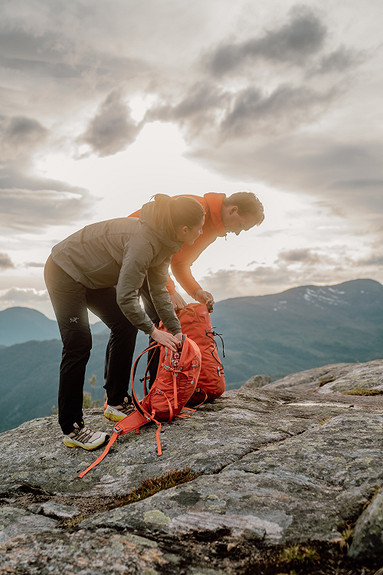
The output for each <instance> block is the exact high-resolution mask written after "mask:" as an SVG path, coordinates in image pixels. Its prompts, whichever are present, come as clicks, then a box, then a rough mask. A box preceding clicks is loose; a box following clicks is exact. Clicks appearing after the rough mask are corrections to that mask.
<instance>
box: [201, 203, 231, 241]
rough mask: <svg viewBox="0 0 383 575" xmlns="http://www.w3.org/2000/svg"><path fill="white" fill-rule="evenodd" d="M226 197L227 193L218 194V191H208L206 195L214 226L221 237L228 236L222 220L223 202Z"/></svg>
mask: <svg viewBox="0 0 383 575" xmlns="http://www.w3.org/2000/svg"><path fill="white" fill-rule="evenodd" d="M225 197H226V196H225V194H218V193H216V192H208V193H207V194H205V195H204V198H205V200H206V203H207V206H208V210H209V213H210V219H211V222H212V226H213V228H214V229H215V231H216V232H217V236H219V237H223V236H226V230H225V227H224V225H223V222H222V202H223V199H224V198H225Z"/></svg>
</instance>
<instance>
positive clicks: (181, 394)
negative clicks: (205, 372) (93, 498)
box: [79, 335, 201, 477]
mask: <svg viewBox="0 0 383 575" xmlns="http://www.w3.org/2000/svg"><path fill="white" fill-rule="evenodd" d="M155 347H159V348H160V360H159V364H158V371H157V376H156V379H155V382H154V383H153V385H152V387H151V388H150V391H149V393H147V390H146V385H145V389H144V391H145V397H144V399H142V400H141V401H139V400H138V398H137V395H136V393H135V389H134V376H135V373H136V369H137V364H138V361H139V359H140V357H142V355H143V354H144V353H146V352H148V351H149V349H152V348H155ZM200 369H201V353H200V350H199V348H198V345H197V344H196V343H194V341H193V340H191V339H190V338H189V337H187V336H185V335H184V336H183V342H182V349H181V350H180V351H179V352H173V351H171V350H170V349H169V348H167V347H165V346H163V345H159V344H155V345H152V346H150V347H148V348H147V349H146V350H145V351H143V352H142V353H141V354H140V355H139V356H138V357H137V359H136V361H135V363H134V366H133V369H132V399H133V403H134V406H135V410H134V411H133V412H132V413H130V414H129V415H127V416H126V417H125V418H124V419H122V420H121V421H119V422H118V423H117V424H116V425H115V427H114V429H113V435H112V437H111V438H110V440H109V443H108V445H107V446H106V448H105V450H104V452H103V453H102V454H101V455H100V457H98V458H97V459H96V461H94V462H93V463H92V465H90V466H89V467H88V469H86V470H85V471H82V472H81V473H80V474H79V477H84V475H85V474H86V473H88V471H90V470H91V469H93V467H95V466H96V465H98V463H100V461H102V460H103V459H104V457H105V456H106V455H107V454H108V452H109V450H110V448H111V447H112V445H113V443H114V442H115V441H116V439H117V438H118V436H119V435H125V434H126V433H129V432H130V431H134V430H137V432H138V429H139V428H140V427H142V426H143V425H145V424H146V423H149V422H150V421H154V422H155V423H156V424H157V426H158V427H157V433H156V438H157V448H158V455H162V449H161V442H160V431H161V422H164V421H167V422H169V423H170V422H171V421H172V420H173V419H174V418H175V417H176V416H177V415H179V414H180V412H181V410H182V409H183V408H184V407H185V405H186V403H187V402H188V400H189V399H190V398H191V397H192V395H193V393H194V391H195V389H196V386H197V381H198V377H199V373H200ZM145 379H146V374H145V378H144V380H145Z"/></svg>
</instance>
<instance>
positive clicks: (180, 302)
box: [169, 292, 187, 311]
mask: <svg viewBox="0 0 383 575" xmlns="http://www.w3.org/2000/svg"><path fill="white" fill-rule="evenodd" d="M169 297H170V301H171V302H172V304H173V307H174V310H175V311H178V310H180V309H183V308H184V307H186V306H187V303H186V301H185V300H184V298H183V297H182V296H181V295H180V294H179V293H178V292H174V293H173V294H172V295H171V296H169Z"/></svg>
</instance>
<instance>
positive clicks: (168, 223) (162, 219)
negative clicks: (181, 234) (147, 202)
mask: <svg viewBox="0 0 383 575" xmlns="http://www.w3.org/2000/svg"><path fill="white" fill-rule="evenodd" d="M154 201H155V210H154V224H155V226H156V227H157V228H160V227H162V228H165V230H166V232H167V233H168V235H169V237H171V238H176V235H177V229H178V228H179V226H188V227H189V228H193V227H194V226H197V225H198V224H199V223H200V222H201V220H202V218H203V216H204V214H205V212H204V209H203V207H202V205H201V204H200V203H199V202H198V201H197V200H195V199H194V198H189V197H187V196H178V197H176V198H171V197H170V196H168V195H166V194H156V195H155V196H154Z"/></svg>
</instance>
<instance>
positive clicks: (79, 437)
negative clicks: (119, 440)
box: [63, 423, 109, 451]
mask: <svg viewBox="0 0 383 575" xmlns="http://www.w3.org/2000/svg"><path fill="white" fill-rule="evenodd" d="M108 440H109V436H108V435H107V434H106V433H102V432H101V431H92V430H91V429H89V427H85V426H84V427H80V426H79V425H78V424H77V423H74V424H73V431H72V433H69V435H64V439H63V441H64V444H65V445H66V446H67V447H82V448H83V449H86V450H87V451H92V449H97V447H100V445H104V443H106V442H107V441H108Z"/></svg>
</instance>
